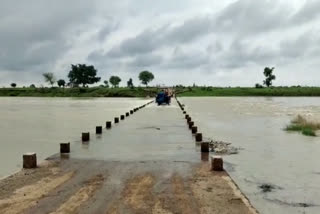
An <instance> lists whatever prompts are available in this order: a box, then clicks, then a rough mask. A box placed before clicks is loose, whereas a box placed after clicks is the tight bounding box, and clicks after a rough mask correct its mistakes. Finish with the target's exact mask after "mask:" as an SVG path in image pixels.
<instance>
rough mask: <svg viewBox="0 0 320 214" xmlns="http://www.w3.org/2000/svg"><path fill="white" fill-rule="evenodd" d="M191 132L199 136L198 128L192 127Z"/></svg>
mask: <svg viewBox="0 0 320 214" xmlns="http://www.w3.org/2000/svg"><path fill="white" fill-rule="evenodd" d="M191 132H192V134H197V132H198V127H196V126H192V128H191Z"/></svg>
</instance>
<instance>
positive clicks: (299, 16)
mask: <svg viewBox="0 0 320 214" xmlns="http://www.w3.org/2000/svg"><path fill="white" fill-rule="evenodd" d="M319 11H320V1H318V0H308V1H305V3H304V6H303V7H302V8H301V9H300V10H299V11H298V12H297V13H296V14H294V16H293V17H292V20H291V23H292V24H294V25H296V24H303V23H305V22H310V21H312V20H314V19H316V18H318V17H319V15H320V13H319Z"/></svg>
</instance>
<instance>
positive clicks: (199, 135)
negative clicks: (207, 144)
mask: <svg viewBox="0 0 320 214" xmlns="http://www.w3.org/2000/svg"><path fill="white" fill-rule="evenodd" d="M196 141H197V142H201V141H202V133H197V134H196Z"/></svg>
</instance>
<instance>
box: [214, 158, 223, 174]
mask: <svg viewBox="0 0 320 214" xmlns="http://www.w3.org/2000/svg"><path fill="white" fill-rule="evenodd" d="M211 169H212V170H213V171H223V159H222V157H221V156H212V157H211Z"/></svg>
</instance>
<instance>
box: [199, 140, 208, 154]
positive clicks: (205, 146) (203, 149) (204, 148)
mask: <svg viewBox="0 0 320 214" xmlns="http://www.w3.org/2000/svg"><path fill="white" fill-rule="evenodd" d="M201 152H209V143H208V142H202V143H201Z"/></svg>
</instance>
